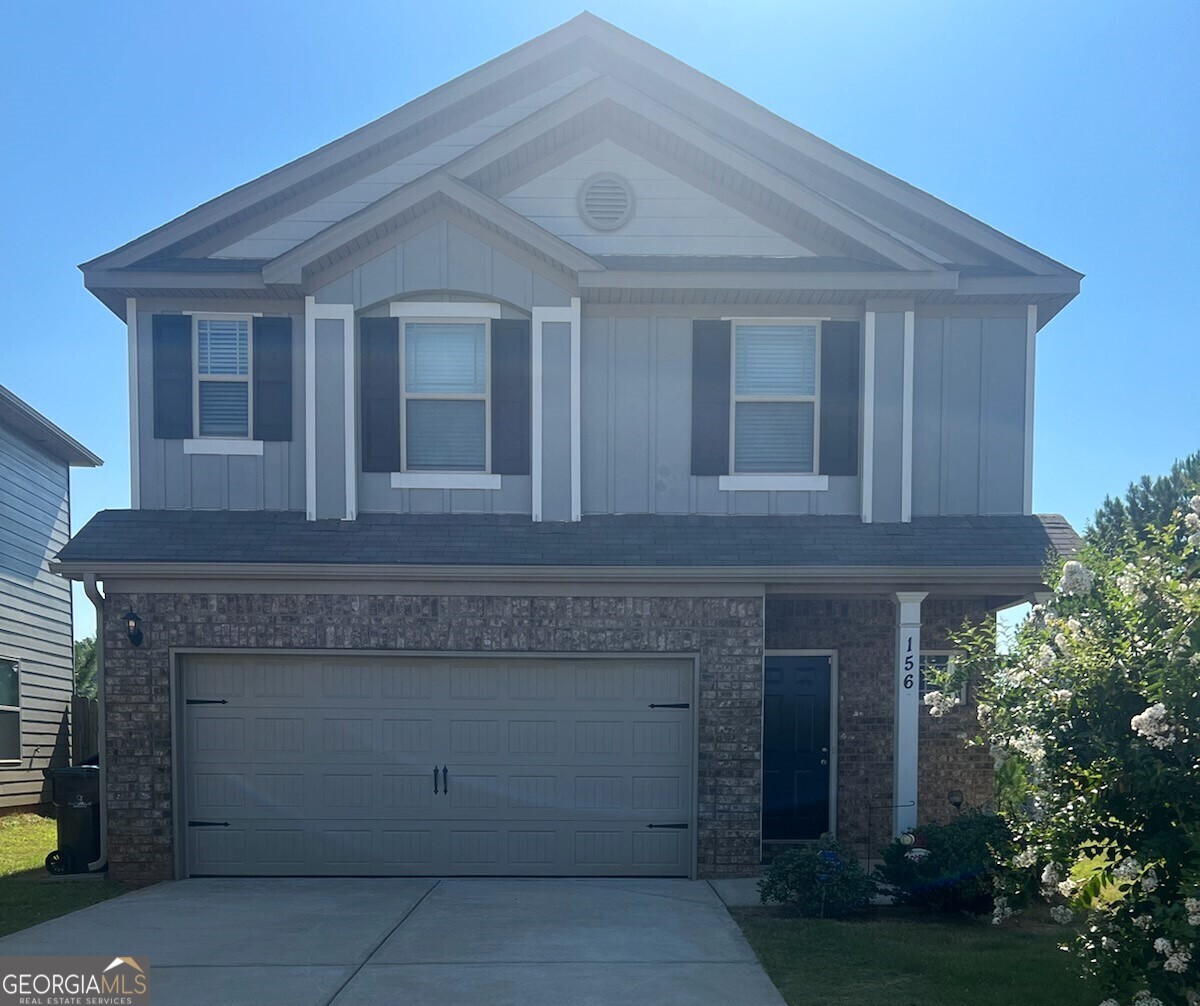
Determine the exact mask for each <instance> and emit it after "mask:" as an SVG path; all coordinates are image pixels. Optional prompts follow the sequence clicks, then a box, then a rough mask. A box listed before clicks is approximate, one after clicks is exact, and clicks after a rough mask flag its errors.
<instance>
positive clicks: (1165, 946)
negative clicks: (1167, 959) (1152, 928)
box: [1154, 936, 1171, 954]
mask: <svg viewBox="0 0 1200 1006" xmlns="http://www.w3.org/2000/svg"><path fill="white" fill-rule="evenodd" d="M1154 952H1155V953H1156V954H1169V953H1170V952H1171V941H1170V940H1168V939H1167V938H1166V937H1163V936H1160V937H1159V938H1158V939H1157V940H1155V941H1154Z"/></svg>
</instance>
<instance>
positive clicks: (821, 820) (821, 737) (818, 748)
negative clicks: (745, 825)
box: [763, 657, 830, 841]
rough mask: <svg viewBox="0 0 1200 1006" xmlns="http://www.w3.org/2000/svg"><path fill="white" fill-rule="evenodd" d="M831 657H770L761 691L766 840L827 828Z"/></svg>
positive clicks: (813, 835) (816, 834)
mask: <svg viewBox="0 0 1200 1006" xmlns="http://www.w3.org/2000/svg"><path fill="white" fill-rule="evenodd" d="M829 679H830V663H829V658H828V657H767V658H766V665H765V668H764V685H765V687H764V693H763V839H764V840H766V841H798V840H803V839H813V838H819V837H820V836H821V834H822V832H826V831H828V830H829Z"/></svg>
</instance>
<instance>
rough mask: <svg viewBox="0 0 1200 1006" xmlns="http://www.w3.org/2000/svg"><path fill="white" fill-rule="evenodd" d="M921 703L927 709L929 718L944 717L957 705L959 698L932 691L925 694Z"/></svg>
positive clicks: (946, 693) (947, 693)
mask: <svg viewBox="0 0 1200 1006" xmlns="http://www.w3.org/2000/svg"><path fill="white" fill-rule="evenodd" d="M921 701H922V702H924V703H925V705H927V706H928V707H929V715H930V716H945V715H946V713H948V712H949V711H950V710H951V709H953V708H954V707H955V706H956V705H958V703H959V698H958V696H957V695H953V694H951V693H949V692H939V691H932V692H926V693H925V695H924V697H923V698H922V699H921Z"/></svg>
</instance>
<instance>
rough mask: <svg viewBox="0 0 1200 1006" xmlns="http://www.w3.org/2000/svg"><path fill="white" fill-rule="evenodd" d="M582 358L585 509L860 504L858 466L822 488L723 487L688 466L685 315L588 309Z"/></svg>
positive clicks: (810, 508)
mask: <svg viewBox="0 0 1200 1006" xmlns="http://www.w3.org/2000/svg"><path fill="white" fill-rule="evenodd" d="M826 310H828V309H826ZM726 313H727V314H732V313H737V312H736V311H734V310H732V309H731V310H730V311H727V312H726ZM710 315H711V312H710ZM581 360H582V370H581V381H582V387H581V398H582V417H581V440H582V456H581V488H582V499H583V512H584V513H585V514H590V513H697V514H739V513H742V514H854V513H857V512H858V507H859V502H858V500H859V489H858V478H857V477H856V476H834V477H831V478H830V479H829V489H828V490H826V491H822V492H723V491H722V490H720V489H719V488H718V477H717V476H715V475H713V476H705V475H692V474H691V422H692V416H691V394H692V392H691V382H692V319H691V318H689V317H678V316H669V315H653V314H651V315H648V316H646V317H625V316H616V317H611V316H609V317H606V316H596V315H593V314H589V313H588V312H587V311H586V309H585V313H584V318H583V332H582V350H581Z"/></svg>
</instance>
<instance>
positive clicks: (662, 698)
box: [184, 656, 693, 876]
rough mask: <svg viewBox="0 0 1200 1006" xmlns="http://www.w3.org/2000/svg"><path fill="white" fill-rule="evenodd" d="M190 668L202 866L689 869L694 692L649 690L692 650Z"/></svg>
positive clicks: (682, 679) (273, 870)
mask: <svg viewBox="0 0 1200 1006" xmlns="http://www.w3.org/2000/svg"><path fill="white" fill-rule="evenodd" d="M184 687H185V691H186V697H187V699H188V704H187V706H186V715H185V738H186V751H185V757H186V763H185V775H186V801H187V804H186V807H187V818H188V821H189V827H188V835H187V850H188V855H187V859H188V867H189V871H190V872H191V873H193V874H206V873H207V874H239V873H240V874H305V873H308V874H389V873H394V874H432V875H438V874H455V873H458V874H496V875H501V874H525V875H537V874H543V875H570V874H581V875H595V876H602V875H637V874H644V875H653V876H666V875H671V876H680V875H687V874H688V872H689V869H690V864H691V832H690V830H689V829H688V828H664V827H661V826H662V825H678V824H688V823H689V822H690V820H691V814H692V781H691V780H692V770H691V765H692V748H693V740H692V711H691V709H690V708H670V707H667V708H651V704H652V703H654V704H668V706H669V705H670V704H687V703H690V701H691V697H692V667H691V664H690V662H687V661H678V660H676V661H666V660H664V661H655V660H634V659H623V660H614V659H594V660H560V659H556V660H551V659H548V658H531V659H504V660H499V659H485V658H448V657H441V658H395V659H379V660H367V659H362V658H358V659H356V658H346V657H340V658H339V657H328V658H323V657H312V656H309V657H291V658H288V657H253V658H249V657H240V658H239V657H224V656H221V657H208V656H206V657H193V658H189V659H188V660H187V662H186V663H185V666H184ZM435 767H436V769H437V778H436V788H437V792H436V793H435V792H434V788H435V778H434V769H435ZM443 769H444V771H443ZM649 825H655V826H656V827H654V828H651V827H649Z"/></svg>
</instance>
